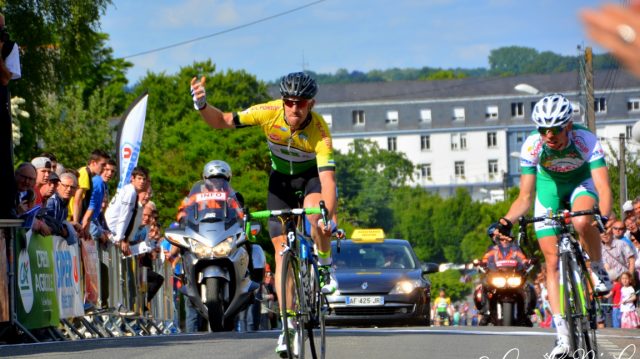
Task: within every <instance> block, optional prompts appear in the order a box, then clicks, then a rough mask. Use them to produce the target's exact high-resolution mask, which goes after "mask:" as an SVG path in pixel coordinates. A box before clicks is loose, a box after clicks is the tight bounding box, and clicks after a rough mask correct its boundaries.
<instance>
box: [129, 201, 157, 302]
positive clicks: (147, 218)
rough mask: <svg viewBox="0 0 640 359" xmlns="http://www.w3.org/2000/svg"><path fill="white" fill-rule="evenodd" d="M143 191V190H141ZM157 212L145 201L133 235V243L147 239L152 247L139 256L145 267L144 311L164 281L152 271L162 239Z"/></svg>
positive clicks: (152, 205) (153, 206)
mask: <svg viewBox="0 0 640 359" xmlns="http://www.w3.org/2000/svg"><path fill="white" fill-rule="evenodd" d="M141 193H144V192H141ZM157 217H158V212H157V210H156V205H155V204H154V203H153V202H149V201H147V203H145V205H144V207H143V209H142V221H141V223H140V226H139V227H138V230H137V232H136V234H135V236H134V239H133V243H140V242H143V241H148V242H149V243H150V245H151V246H152V247H153V251H152V252H150V253H143V254H141V255H140V256H139V263H140V266H141V267H146V268H147V298H146V305H145V311H149V310H150V309H151V300H152V299H153V297H154V296H155V295H156V293H158V290H160V287H162V284H163V283H164V277H163V276H161V275H160V274H158V273H156V272H154V271H153V261H154V260H155V259H156V257H157V255H158V253H159V252H160V247H159V242H160V240H161V239H162V235H161V233H160V228H159V226H158V218H157Z"/></svg>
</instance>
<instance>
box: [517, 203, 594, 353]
mask: <svg viewBox="0 0 640 359" xmlns="http://www.w3.org/2000/svg"><path fill="white" fill-rule="evenodd" d="M587 215H593V216H594V218H595V220H596V223H597V225H598V229H599V230H600V232H604V225H603V222H602V217H601V216H600V211H599V210H598V208H597V207H596V208H594V209H591V210H584V211H575V212H570V211H568V210H563V211H560V212H558V213H556V214H554V213H552V212H551V211H550V212H549V213H547V214H545V215H544V216H539V217H529V218H527V217H520V218H519V219H518V222H519V224H520V230H519V235H520V239H522V240H526V239H527V232H526V225H527V224H529V223H535V222H542V221H547V222H548V223H553V224H555V225H558V226H559V227H560V228H559V233H557V236H558V237H559V241H558V272H559V276H558V277H559V280H560V283H559V295H560V315H562V316H563V317H564V319H565V320H566V322H567V326H568V328H569V345H570V349H571V351H570V353H573V355H574V356H575V354H579V357H580V358H591V359H595V358H598V357H599V356H598V343H597V340H596V328H597V313H598V312H599V309H600V302H599V300H598V298H597V296H596V295H595V292H594V286H593V282H592V280H591V276H590V274H589V273H590V272H589V271H588V269H587V264H586V260H585V252H584V251H583V249H582V246H581V245H580V242H578V241H577V240H576V239H575V236H574V233H573V226H572V225H571V218H573V217H578V216H587ZM569 357H572V356H569Z"/></svg>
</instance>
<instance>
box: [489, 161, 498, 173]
mask: <svg viewBox="0 0 640 359" xmlns="http://www.w3.org/2000/svg"><path fill="white" fill-rule="evenodd" d="M497 174H498V160H489V175H490V176H495V175H497Z"/></svg>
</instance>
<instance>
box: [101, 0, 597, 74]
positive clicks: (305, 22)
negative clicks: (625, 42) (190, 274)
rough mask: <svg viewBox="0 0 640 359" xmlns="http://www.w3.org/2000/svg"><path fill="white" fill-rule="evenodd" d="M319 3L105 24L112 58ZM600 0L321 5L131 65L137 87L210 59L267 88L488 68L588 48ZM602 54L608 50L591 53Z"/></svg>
mask: <svg viewBox="0 0 640 359" xmlns="http://www.w3.org/2000/svg"><path fill="white" fill-rule="evenodd" d="M314 1H315V0H259V1H256V0H241V1H233V0H184V1H170V0H153V1H151V0H135V1H131V0H114V1H113V3H114V4H113V5H111V6H109V8H108V9H107V12H106V14H105V15H104V16H103V18H102V31H103V32H106V33H108V34H109V35H110V41H109V45H110V46H111V47H112V48H113V49H114V53H115V56H116V57H126V56H129V55H133V54H136V53H139V52H143V51H146V50H152V49H155V48H159V47H163V46H167V45H171V44H173V43H177V42H181V41H186V40H190V39H193V38H197V37H201V36H206V35H209V34H213V33H216V32H220V31H224V30H228V29H230V28H233V27H236V26H239V25H243V24H247V23H250V22H253V21H256V20H260V19H263V18H267V17H269V16H273V15H276V14H278V13H282V12H286V11H289V10H291V9H294V8H297V7H300V6H302V5H305V4H309V3H312V2H314ZM602 3H603V2H602V1H594V0H393V1H385V0H324V1H321V2H319V3H317V4H314V5H312V6H309V7H307V8H304V9H302V10H299V11H296V12H294V13H290V14H287V15H284V16H281V17H277V18H274V19H271V20H267V21H264V22H261V23H258V24H255V25H251V26H248V27H245V28H241V29H238V30H235V31H230V32H228V33H224V34H221V35H218V36H214V37H210V38H207V39H204V40H200V41H197V42H192V43H189V44H187V45H183V46H178V47H175V48H171V49H168V50H163V51H158V52H154V53H151V54H147V55H141V56H136V57H131V58H127V60H129V61H131V62H132V63H133V64H134V67H133V68H132V69H130V70H129V73H128V78H129V80H130V82H131V84H134V83H135V82H136V81H137V80H138V79H139V78H141V77H143V76H144V75H145V74H146V73H147V71H151V72H162V71H164V72H166V73H168V74H172V73H175V72H177V71H178V70H179V68H180V67H183V66H188V65H190V64H191V63H193V62H194V61H200V60H205V59H207V58H211V59H212V60H213V62H214V63H216V65H217V68H218V69H219V70H226V69H244V70H246V71H247V72H249V73H252V74H254V75H256V76H257V77H258V79H261V80H265V81H270V80H274V79H277V78H279V77H280V76H282V75H283V74H285V73H288V72H292V71H298V70H302V69H303V68H306V69H309V70H313V71H315V72H321V73H329V72H335V71H336V70H337V69H340V68H345V69H347V70H349V71H353V70H360V71H369V70H372V69H387V68H392V67H400V68H405V67H414V68H419V67H423V66H430V67H445V68H449V67H466V68H471V67H488V60H487V58H488V55H489V52H490V51H491V49H495V48H499V47H502V46H511V45H518V46H527V47H533V48H536V49H538V50H539V51H553V52H556V53H559V54H563V55H575V54H576V53H577V52H576V46H577V45H580V44H581V45H590V43H589V42H588V40H587V39H586V36H585V34H584V31H583V28H582V25H581V23H580V22H579V19H578V10H579V9H581V8H583V7H597V6H599V5H600V4H602ZM594 50H595V51H596V52H597V53H600V52H602V50H601V49H599V48H594Z"/></svg>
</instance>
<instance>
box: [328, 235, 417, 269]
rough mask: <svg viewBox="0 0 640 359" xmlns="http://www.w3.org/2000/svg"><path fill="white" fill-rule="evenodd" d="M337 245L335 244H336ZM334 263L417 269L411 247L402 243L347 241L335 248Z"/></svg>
mask: <svg viewBox="0 0 640 359" xmlns="http://www.w3.org/2000/svg"><path fill="white" fill-rule="evenodd" d="M334 246H335V244H334ZM333 263H334V264H335V266H336V268H341V269H415V268H416V262H415V260H414V257H413V256H412V255H411V248H410V247H409V246H407V245H404V244H401V243H375V244H373V243H367V244H357V243H347V242H343V243H342V244H341V245H340V253H337V251H336V250H335V248H334V249H333Z"/></svg>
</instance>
